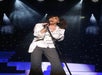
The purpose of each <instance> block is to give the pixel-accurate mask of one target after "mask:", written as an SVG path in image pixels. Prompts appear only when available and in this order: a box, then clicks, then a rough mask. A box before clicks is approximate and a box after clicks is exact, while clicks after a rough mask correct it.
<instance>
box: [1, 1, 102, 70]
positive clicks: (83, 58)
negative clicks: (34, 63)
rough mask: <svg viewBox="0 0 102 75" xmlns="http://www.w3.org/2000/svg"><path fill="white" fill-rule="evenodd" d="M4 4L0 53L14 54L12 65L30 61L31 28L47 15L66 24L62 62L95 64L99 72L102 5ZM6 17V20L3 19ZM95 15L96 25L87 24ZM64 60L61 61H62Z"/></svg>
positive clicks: (34, 2)
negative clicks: (14, 62) (53, 16)
mask: <svg viewBox="0 0 102 75" xmlns="http://www.w3.org/2000/svg"><path fill="white" fill-rule="evenodd" d="M79 2H80V0H64V1H62V2H60V1H58V0H45V1H41V2H40V1H37V0H4V1H1V2H0V50H1V51H15V52H16V54H15V55H14V56H13V57H12V59H11V61H30V54H29V53H28V52H27V51H28V47H29V45H30V43H31V41H32V40H33V38H34V37H33V28H34V25H35V24H36V23H38V22H42V21H44V20H45V18H46V14H47V15H58V16H60V17H62V18H64V19H65V20H66V21H67V28H66V32H65V39H64V40H63V41H62V42H61V43H60V45H61V48H62V50H61V51H62V54H63V56H64V57H65V61H67V62H72V63H87V64H95V65H96V68H97V69H96V70H97V71H102V69H101V68H102V65H101V63H102V59H101V57H102V54H101V52H102V51H101V48H102V20H101V17H102V14H101V11H102V5H101V4H102V2H101V0H99V2H92V1H91V0H83V2H82V3H81V4H80V5H79V6H78V3H79ZM4 14H5V16H4ZM92 14H94V17H95V21H94V22H93V21H90V18H91V17H92ZM62 60H64V59H62Z"/></svg>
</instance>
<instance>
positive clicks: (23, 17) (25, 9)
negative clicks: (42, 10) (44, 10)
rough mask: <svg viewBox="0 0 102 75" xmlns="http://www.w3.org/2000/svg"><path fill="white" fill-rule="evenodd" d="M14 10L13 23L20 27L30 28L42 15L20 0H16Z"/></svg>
mask: <svg viewBox="0 0 102 75" xmlns="http://www.w3.org/2000/svg"><path fill="white" fill-rule="evenodd" d="M13 9H14V10H13V12H12V13H11V14H10V19H11V20H12V22H13V24H14V25H16V26H17V27H19V28H26V29H27V28H28V29H29V28H30V27H31V26H29V25H34V23H35V22H37V21H38V20H39V18H40V17H41V15H40V14H39V13H38V12H36V11H35V10H33V9H31V8H30V7H29V6H27V5H26V4H24V3H23V2H22V1H20V0H16V1H15V4H14V8H13Z"/></svg>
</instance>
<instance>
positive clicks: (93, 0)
mask: <svg viewBox="0 0 102 75" xmlns="http://www.w3.org/2000/svg"><path fill="white" fill-rule="evenodd" d="M91 1H92V2H94V3H96V2H99V0H91Z"/></svg>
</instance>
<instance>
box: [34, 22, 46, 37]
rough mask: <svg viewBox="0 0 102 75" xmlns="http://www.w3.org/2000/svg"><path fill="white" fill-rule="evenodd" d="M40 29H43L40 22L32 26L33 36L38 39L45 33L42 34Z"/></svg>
mask: <svg viewBox="0 0 102 75" xmlns="http://www.w3.org/2000/svg"><path fill="white" fill-rule="evenodd" d="M41 29H43V26H42V24H36V25H35V27H34V30H33V31H34V33H33V35H34V36H35V37H37V38H38V39H43V38H44V35H45V33H43V34H42V33H41V32H40V31H41Z"/></svg>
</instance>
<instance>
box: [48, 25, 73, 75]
mask: <svg viewBox="0 0 102 75" xmlns="http://www.w3.org/2000/svg"><path fill="white" fill-rule="evenodd" d="M47 31H48V33H49V34H50V36H51V38H52V41H53V43H54V45H55V48H56V50H57V51H58V54H59V55H60V56H62V53H61V52H60V48H59V47H58V45H57V44H56V41H57V40H56V39H55V38H54V37H53V36H52V34H51V32H50V30H49V27H48V26H47ZM64 63H65V66H66V68H67V70H68V72H69V74H70V75H72V73H71V71H70V69H69V67H68V65H67V62H65V61H64Z"/></svg>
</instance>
